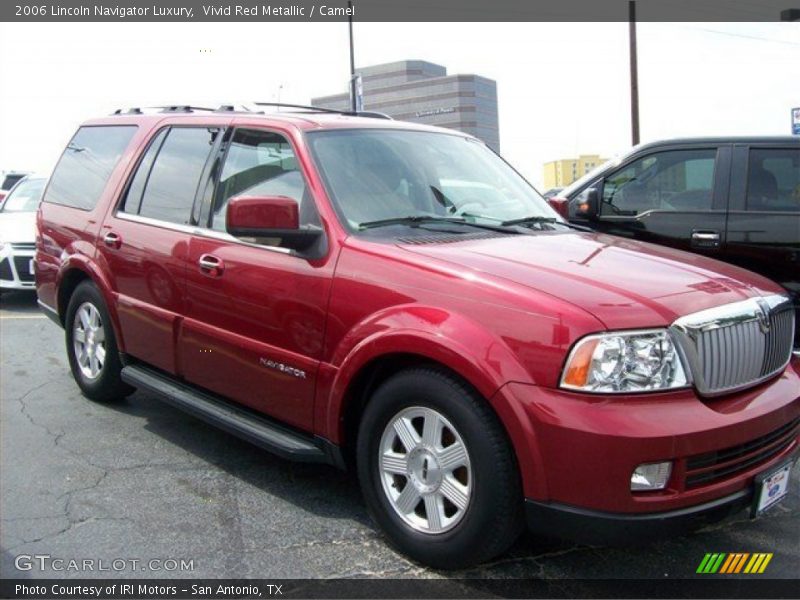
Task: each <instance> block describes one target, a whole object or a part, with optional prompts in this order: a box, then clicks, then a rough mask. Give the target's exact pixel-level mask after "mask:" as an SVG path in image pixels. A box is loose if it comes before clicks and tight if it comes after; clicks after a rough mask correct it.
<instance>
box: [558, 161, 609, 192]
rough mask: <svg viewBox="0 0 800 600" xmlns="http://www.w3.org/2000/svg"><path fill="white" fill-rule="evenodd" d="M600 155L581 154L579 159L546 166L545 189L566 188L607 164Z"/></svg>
mask: <svg viewBox="0 0 800 600" xmlns="http://www.w3.org/2000/svg"><path fill="white" fill-rule="evenodd" d="M607 160H608V159H607V158H601V157H600V155H599V154H581V155H580V156H579V157H578V158H562V159H561V160H553V161H550V162H549V163H545V165H544V189H545V190H549V189H551V188H554V187H566V186H568V185H569V184H570V183H572V182H573V181H575V180H576V179H579V178H580V177H583V176H584V175H586V173H588V172H589V171H591V170H592V169H594V168H595V167H598V166H600V165H602V164H603V163H604V162H606V161H607Z"/></svg>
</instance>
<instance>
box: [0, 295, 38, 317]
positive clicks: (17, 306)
mask: <svg viewBox="0 0 800 600" xmlns="http://www.w3.org/2000/svg"><path fill="white" fill-rule="evenodd" d="M36 298H37V296H36V292H35V291H34V290H20V291H17V290H15V291H4V292H3V293H2V294H0V309H2V311H3V312H4V313H14V314H37V313H38V312H39V307H38V305H37V304H36Z"/></svg>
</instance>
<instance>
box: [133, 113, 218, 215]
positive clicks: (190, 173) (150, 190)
mask: <svg viewBox="0 0 800 600" xmlns="http://www.w3.org/2000/svg"><path fill="white" fill-rule="evenodd" d="M218 133H219V130H217V129H208V128H205V127H173V128H172V129H170V130H169V132H168V133H167V134H166V138H165V139H164V141H163V142H162V143H161V147H160V149H158V151H157V154H156V155H155V159H154V161H153V166H152V167H151V168H150V172H149V176H148V177H146V181H144V182H143V185H144V191H143V192H142V195H141V202H140V204H139V214H140V215H141V216H143V217H149V218H151V219H158V220H160V221H168V222H170V223H178V224H187V223H189V221H190V220H191V214H192V205H193V204H194V197H195V194H196V193H197V186H198V184H199V182H200V175H201V173H202V172H203V167H204V166H205V164H206V160H207V159H208V155H209V153H210V152H211V148H212V147H213V145H214V140H215V138H216V136H217V135H218ZM151 148H152V147H151ZM145 158H147V157H145ZM143 165H144V163H143ZM136 176H137V177H136V178H138V177H139V173H138V172H137V174H136ZM136 178H134V181H133V184H137V183H139V182H137V181H136ZM134 203H135V201H134ZM126 205H127V201H126ZM126 212H128V210H127V208H126Z"/></svg>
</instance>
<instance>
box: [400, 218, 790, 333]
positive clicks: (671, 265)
mask: <svg viewBox="0 0 800 600" xmlns="http://www.w3.org/2000/svg"><path fill="white" fill-rule="evenodd" d="M401 247H402V248H404V249H405V250H407V251H409V252H414V253H417V254H422V255H425V256H428V257H430V258H434V259H438V260H441V261H447V262H449V263H452V264H455V265H459V266H461V267H463V268H465V269H469V270H474V271H479V272H481V273H484V274H486V275H489V276H493V277H496V278H502V279H505V280H509V281H512V282H514V283H516V284H518V285H521V286H526V287H528V288H531V289H535V290H537V291H539V292H543V293H546V294H549V295H551V296H555V297H557V298H560V299H563V300H566V301H567V302H570V303H571V304H574V305H576V306H579V307H581V308H583V309H585V310H586V311H587V312H589V313H590V314H592V315H593V316H595V317H596V318H598V319H600V320H601V321H602V322H603V323H604V324H605V325H606V327H608V328H609V329H635V328H640V327H660V326H665V325H669V324H671V323H672V322H673V321H674V320H675V319H677V318H678V317H681V316H683V315H686V314H690V313H694V312H697V311H700V310H704V309H706V308H712V307H715V306H719V305H722V304H728V303H731V302H737V301H739V300H742V299H745V298H749V297H752V296H756V295H759V294H764V293H780V292H781V288H780V287H778V286H777V284H774V283H772V282H770V281H769V280H767V279H765V278H763V277H761V276H759V275H756V274H754V273H750V272H749V271H745V270H743V269H740V268H738V267H734V266H732V265H728V264H726V263H722V262H719V261H716V260H711V259H708V258H705V257H702V256H699V255H696V254H691V253H688V252H681V251H678V250H673V249H671V248H665V247H662V246H656V245H653V244H647V243H642V242H635V241H631V240H626V239H623V238H618V237H613V236H608V235H603V234H594V233H553V234H540V235H524V236H523V235H515V236H502V237H491V238H489V239H478V240H465V241H463V242H455V243H444V244H441V243H440V244H437V243H430V244H413V245H412V244H407V245H402V246H401Z"/></svg>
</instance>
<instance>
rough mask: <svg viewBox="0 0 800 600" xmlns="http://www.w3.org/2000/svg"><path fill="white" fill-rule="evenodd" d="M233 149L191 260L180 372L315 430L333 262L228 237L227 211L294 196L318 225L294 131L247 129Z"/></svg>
mask: <svg viewBox="0 0 800 600" xmlns="http://www.w3.org/2000/svg"><path fill="white" fill-rule="evenodd" d="M226 146H227V148H226V150H225V159H224V164H223V165H222V166H221V168H215V169H212V173H210V177H211V178H212V181H210V182H209V185H208V186H206V187H207V189H209V190H210V192H209V193H206V195H205V200H206V204H204V211H203V213H202V217H201V218H202V219H204V220H205V223H204V224H205V227H201V228H198V230H197V231H196V233H195V235H193V236H191V239H190V240H189V249H188V253H187V255H186V261H187V315H186V320H185V322H184V325H183V328H182V330H181V334H180V357H181V366H182V371H183V373H184V375H185V377H186V379H187V380H188V381H190V382H192V383H194V384H196V385H199V386H202V387H204V388H206V389H209V390H212V391H214V392H217V393H218V394H221V395H223V396H226V397H228V398H231V399H233V400H235V401H237V402H240V403H242V404H245V405H248V406H250V407H251V408H254V409H256V410H258V411H261V412H264V413H267V414H269V415H271V416H273V417H275V418H277V419H280V420H281V421H283V422H286V423H289V424H291V425H294V426H297V427H299V428H302V429H306V430H310V429H311V428H312V418H313V397H314V385H315V381H316V377H317V370H318V367H319V363H320V359H321V354H322V343H323V334H324V327H325V315H326V310H327V302H328V298H329V295H330V288H331V282H332V277H333V267H334V261H333V260H332V259H331V258H330V257H329V256H323V257H317V258H311V257H308V256H303V255H301V254H298V253H296V252H293V251H289V250H288V249H286V248H283V247H281V246H280V240H279V239H258V240H240V239H237V238H234V237H233V236H231V235H229V234H228V233H226V231H225V210H226V207H227V203H228V201H229V200H230V198H232V197H234V196H237V195H258V196H277V195H279V196H288V197H290V198H292V199H294V200H295V201H297V202H298V203H299V205H300V206H299V208H300V210H299V213H300V225H301V226H303V225H316V226H319V225H320V220H319V216H318V213H317V209H316V205H315V201H314V198H313V196H312V194H311V190H310V189H309V186H308V185H307V184H306V177H305V174H304V173H303V170H302V168H301V165H300V164H299V162H298V159H297V153H296V151H295V147H294V146H293V144H292V143H290V141H289V137H288V135H287V133H286V132H279V131H269V130H266V129H260V128H255V127H253V128H246V127H243V128H239V129H235V130H234V131H232V133H231V135H230V139H228V140H226Z"/></svg>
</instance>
